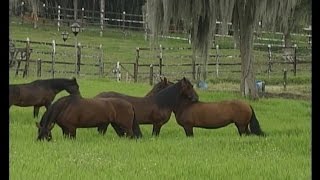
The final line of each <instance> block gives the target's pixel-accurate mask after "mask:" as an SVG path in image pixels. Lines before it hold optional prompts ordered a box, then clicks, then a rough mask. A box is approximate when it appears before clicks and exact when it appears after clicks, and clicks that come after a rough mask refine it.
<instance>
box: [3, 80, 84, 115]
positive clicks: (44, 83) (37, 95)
mask: <svg viewBox="0 0 320 180" xmlns="http://www.w3.org/2000/svg"><path fill="white" fill-rule="evenodd" d="M63 90H66V91H67V92H68V93H69V94H76V95H79V94H80V91H79V85H78V83H77V80H76V79H75V78H72V79H64V78H57V79H45V80H35V81H33V82H31V83H27V84H10V85H9V110H10V107H11V106H12V105H16V106H20V107H27V106H34V110H33V117H38V114H39V109H40V107H41V106H45V107H46V109H47V110H48V108H49V106H50V104H51V102H52V101H53V100H54V98H55V97H56V95H57V94H58V93H59V92H61V91H63Z"/></svg>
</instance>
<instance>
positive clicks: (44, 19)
mask: <svg viewBox="0 0 320 180" xmlns="http://www.w3.org/2000/svg"><path fill="white" fill-rule="evenodd" d="M42 7H43V20H42V21H43V25H45V23H46V19H47V11H46V4H45V3H43V5H42Z"/></svg>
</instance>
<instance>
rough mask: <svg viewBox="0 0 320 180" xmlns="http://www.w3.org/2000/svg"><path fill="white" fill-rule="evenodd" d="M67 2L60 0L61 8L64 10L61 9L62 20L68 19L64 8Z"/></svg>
mask: <svg viewBox="0 0 320 180" xmlns="http://www.w3.org/2000/svg"><path fill="white" fill-rule="evenodd" d="M67 3H68V1H61V8H62V9H64V10H63V11H62V14H63V20H67V19H68V18H67V10H66V8H67Z"/></svg>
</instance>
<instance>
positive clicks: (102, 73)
mask: <svg viewBox="0 0 320 180" xmlns="http://www.w3.org/2000/svg"><path fill="white" fill-rule="evenodd" d="M102 76H104V62H102Z"/></svg>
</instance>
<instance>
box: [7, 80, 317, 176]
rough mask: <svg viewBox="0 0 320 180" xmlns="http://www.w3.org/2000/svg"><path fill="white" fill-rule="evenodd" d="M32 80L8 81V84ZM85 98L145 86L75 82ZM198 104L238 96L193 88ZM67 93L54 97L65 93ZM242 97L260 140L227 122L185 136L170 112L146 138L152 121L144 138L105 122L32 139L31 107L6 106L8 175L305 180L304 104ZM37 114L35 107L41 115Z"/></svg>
mask: <svg viewBox="0 0 320 180" xmlns="http://www.w3.org/2000/svg"><path fill="white" fill-rule="evenodd" d="M32 80H34V79H32V78H28V79H22V78H12V77H11V78H10V83H22V82H30V81H32ZM78 83H79V85H80V90H81V93H82V95H83V96H84V97H93V96H95V95H96V94H97V93H99V92H101V91H110V90H114V91H118V92H123V93H126V94H130V95H135V96H144V95H145V94H146V93H147V92H148V91H149V90H150V89H151V86H149V85H148V84H145V83H136V84H134V83H121V82H120V83H117V82H114V81H110V80H107V79H84V78H80V79H78ZM197 92H198V94H199V97H200V100H201V101H220V100H224V99H235V98H237V99H243V98H242V97H241V96H239V94H237V93H230V92H223V91H219V92H216V91H200V90H197ZM66 94H67V93H66V92H62V93H60V94H58V96H57V97H56V99H57V98H59V97H61V96H64V95H66ZM243 100H245V101H247V102H249V103H250V104H251V105H252V106H253V108H254V109H255V112H256V116H257V118H258V120H259V122H260V125H261V128H262V130H263V131H265V132H266V134H267V136H266V137H257V136H243V137H240V136H239V135H238V133H237V130H236V127H235V126H234V125H233V124H232V125H229V126H227V127H225V128H220V129H215V130H206V129H199V128H195V129H194V135H195V136H194V137H193V138H187V137H186V136H185V134H184V131H183V129H182V128H181V127H180V126H179V125H178V124H177V123H176V122H175V118H174V115H172V117H171V119H170V120H169V122H168V123H167V124H165V125H164V126H163V127H162V130H161V132H160V136H159V137H157V138H155V137H152V136H151V131H152V126H150V125H141V126H140V127H141V129H142V133H143V138H142V139H139V140H137V141H136V140H130V139H125V138H119V137H117V136H116V133H115V132H114V130H113V129H112V128H111V127H109V129H108V131H107V133H106V135H105V136H102V135H100V134H98V132H97V130H96V129H95V128H94V129H93V128H92V129H78V130H77V138H76V140H69V139H64V138H63V136H62V132H61V129H60V127H59V126H57V125H56V126H55V127H54V128H53V130H52V135H53V140H52V142H38V141H36V137H37V128H36V125H35V122H36V121H39V119H40V117H39V119H38V120H36V119H33V118H32V110H33V109H32V108H31V107H27V108H21V107H15V106H13V107H12V108H11V109H10V114H9V115H10V140H9V145H10V147H9V150H10V153H9V158H10V164H9V167H10V179H252V180H253V179H310V178H311V103H310V102H309V101H303V100H288V99H278V98H271V99H266V98H261V99H260V100H259V101H250V100H247V99H243ZM43 112H44V108H41V110H40V115H42V114H43Z"/></svg>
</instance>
